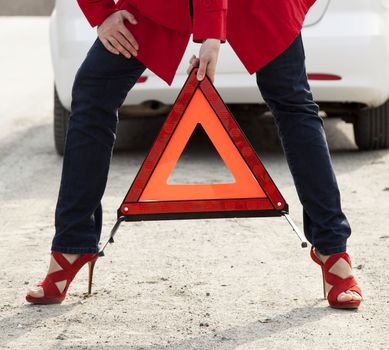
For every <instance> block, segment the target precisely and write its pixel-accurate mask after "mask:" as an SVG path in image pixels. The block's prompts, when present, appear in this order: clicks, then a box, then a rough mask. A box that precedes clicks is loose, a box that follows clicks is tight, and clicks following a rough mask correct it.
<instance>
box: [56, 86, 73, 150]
mask: <svg viewBox="0 0 389 350" xmlns="http://www.w3.org/2000/svg"><path fill="white" fill-rule="evenodd" d="M69 115H70V112H69V111H68V110H67V109H66V108H65V107H64V106H63V105H62V103H61V101H60V99H59V97H58V92H57V88H56V87H55V86H54V144H55V149H56V151H57V153H58V154H59V155H61V156H63V152H64V149H65V139H66V132H67V130H68V124H69Z"/></svg>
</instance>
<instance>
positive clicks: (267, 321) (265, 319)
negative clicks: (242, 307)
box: [258, 318, 271, 323]
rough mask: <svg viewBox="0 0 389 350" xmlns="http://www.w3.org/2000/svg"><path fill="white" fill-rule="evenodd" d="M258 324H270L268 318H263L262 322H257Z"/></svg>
mask: <svg viewBox="0 0 389 350" xmlns="http://www.w3.org/2000/svg"><path fill="white" fill-rule="evenodd" d="M258 322H259V323H270V322H271V319H270V318H264V319H263V320H258Z"/></svg>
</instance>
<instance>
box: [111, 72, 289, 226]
mask: <svg viewBox="0 0 389 350" xmlns="http://www.w3.org/2000/svg"><path fill="white" fill-rule="evenodd" d="M198 124H200V125H201V126H202V127H203V129H204V130H205V132H206V133H207V135H208V137H209V139H210V140H211V142H212V143H213V145H214V146H215V148H216V150H217V151H218V153H219V155H220V157H221V158H222V159H223V161H224V162H225V164H226V166H227V168H228V169H229V170H230V171H231V173H232V175H233V176H234V179H235V182H233V183H226V184H220V183H218V184H190V183H189V184H168V179H169V176H170V174H171V173H172V171H173V170H174V167H175V165H176V163H177V161H178V160H179V158H180V156H181V154H182V152H183V151H184V149H185V146H186V144H187V143H188V141H189V139H190V137H191V136H192V134H193V131H194V129H195V128H196V126H197V125H198ZM287 210H288V206H287V204H286V202H285V200H284V198H283V197H282V195H281V193H280V192H279V190H278V189H277V187H276V186H275V184H274V182H273V181H272V179H271V178H270V176H269V174H268V173H267V171H266V169H265V168H264V166H263V165H262V163H261V161H260V159H259V158H258V156H257V154H256V153H255V151H254V150H253V148H252V147H251V145H250V144H249V142H248V141H247V139H246V137H245V136H244V134H243V132H242V130H241V129H240V128H239V126H238V124H237V122H236V121H235V119H234V118H233V116H232V115H231V113H230V112H229V111H228V109H227V107H226V106H225V104H224V102H223V101H222V99H221V97H220V96H219V94H218V93H217V91H216V89H215V88H214V86H213V85H212V83H211V82H210V80H209V79H208V78H206V79H205V80H203V81H202V82H199V81H198V80H197V78H196V72H195V71H193V72H192V73H191V74H190V76H189V78H188V80H187V81H186V83H185V85H184V87H183V88H182V90H181V92H180V94H179V96H178V98H177V101H176V102H175V104H174V106H173V108H172V110H171V112H170V114H169V116H168V118H167V119H166V122H165V123H164V125H163V127H162V129H161V131H160V133H159V135H158V137H157V139H156V141H155V143H154V145H153V147H152V148H151V150H150V152H149V154H148V156H147V157H146V160H145V161H144V163H143V164H142V167H141V169H140V170H139V172H138V174H137V176H136V177H135V180H134V182H133V184H132V186H131V188H130V190H129V191H128V193H127V195H126V197H125V199H124V201H123V203H122V205H121V206H120V208H119V210H118V216H119V217H122V216H124V217H125V218H126V220H155V219H179V218H201V217H235V216H239V217H245V216H275V215H283V213H285V212H287Z"/></svg>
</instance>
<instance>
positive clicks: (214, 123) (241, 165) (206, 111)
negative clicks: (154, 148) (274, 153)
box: [139, 89, 266, 202]
mask: <svg viewBox="0 0 389 350" xmlns="http://www.w3.org/2000/svg"><path fill="white" fill-rule="evenodd" d="M198 124H201V126H202V127H203V129H204V130H205V132H206V134H207V135H208V137H209V139H210V140H211V142H212V143H213V145H214V146H215V148H216V150H217V152H218V153H219V155H220V157H221V158H222V160H223V161H224V163H225V165H226V166H227V168H228V169H229V170H230V172H231V174H232V175H233V177H234V179H235V182H232V183H225V184H224V183H222V184H221V183H217V184H169V183H168V179H169V177H170V175H171V173H172V172H173V170H174V167H175V165H176V163H177V162H178V160H179V158H180V156H181V154H182V153H183V151H184V149H185V146H186V145H187V143H188V141H189V139H190V137H191V136H192V134H193V131H194V130H195V128H196V126H197V125H198ZM236 198H266V194H265V193H264V191H263V190H262V188H261V186H260V185H259V183H258V181H257V180H256V179H255V177H254V175H253V173H252V172H251V170H250V168H249V167H248V165H247V164H246V162H245V160H244V159H243V158H242V156H241V154H240V152H239V150H238V149H237V147H236V146H235V144H234V143H233V142H232V140H231V137H230V136H229V134H228V133H227V131H226V130H225V128H224V126H223V124H222V123H221V121H220V119H219V118H218V116H217V115H216V113H215V112H214V110H213V109H212V107H211V105H210V104H209V102H208V100H207V99H206V98H205V96H204V94H203V92H202V91H201V89H197V90H196V92H195V93H194V95H193V97H192V100H191V102H190V103H189V105H188V107H187V109H186V111H185V112H184V114H183V116H182V118H181V120H180V123H179V124H178V125H177V127H176V129H175V130H174V133H173V134H172V136H171V139H170V140H169V143H168V144H167V146H166V148H165V150H164V152H163V154H162V156H161V158H160V159H159V161H158V163H157V165H156V167H155V169H154V171H153V173H152V174H151V177H150V178H149V180H148V182H147V184H146V187H145V188H144V190H143V192H142V194H141V196H140V198H139V202H150V201H171V200H200V199H236Z"/></svg>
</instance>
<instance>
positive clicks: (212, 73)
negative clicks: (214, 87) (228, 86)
mask: <svg viewBox="0 0 389 350" xmlns="http://www.w3.org/2000/svg"><path fill="white" fill-rule="evenodd" d="M215 73H216V68H215V67H214V66H213V65H212V64H208V67H207V75H208V77H209V79H210V80H211V81H212V83H213V82H214V81H215Z"/></svg>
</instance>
